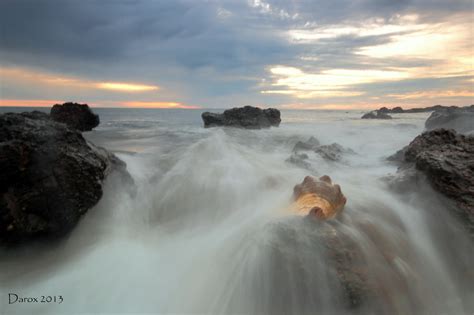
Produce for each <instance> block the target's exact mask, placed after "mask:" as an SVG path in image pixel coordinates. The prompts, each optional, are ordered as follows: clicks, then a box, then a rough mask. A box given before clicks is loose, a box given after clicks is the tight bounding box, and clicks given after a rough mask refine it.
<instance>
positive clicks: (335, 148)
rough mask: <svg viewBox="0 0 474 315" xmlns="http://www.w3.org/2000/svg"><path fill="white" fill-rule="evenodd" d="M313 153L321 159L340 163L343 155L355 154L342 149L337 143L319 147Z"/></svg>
mask: <svg viewBox="0 0 474 315" xmlns="http://www.w3.org/2000/svg"><path fill="white" fill-rule="evenodd" d="M314 152H316V153H317V154H319V155H320V156H321V157H322V158H324V159H326V160H330V161H340V160H341V159H342V156H343V155H344V154H355V152H354V151H353V150H351V149H347V148H344V147H343V146H342V145H340V144H338V143H332V144H329V145H321V146H319V147H317V148H316V149H315V150H314Z"/></svg>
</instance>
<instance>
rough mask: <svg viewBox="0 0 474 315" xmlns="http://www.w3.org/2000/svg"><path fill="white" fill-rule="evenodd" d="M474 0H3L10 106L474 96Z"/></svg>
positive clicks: (346, 103)
mask: <svg viewBox="0 0 474 315" xmlns="http://www.w3.org/2000/svg"><path fill="white" fill-rule="evenodd" d="M473 31H474V2H473V1H472V0H450V1H446V0H330V1H329V0H325V1H322V0H186V1H185V0H1V1H0V106H51V105H53V104H55V103H62V102H65V101H76V102H80V103H87V104H89V105H91V106H97V107H149V108H153V107H158V108H228V107H235V106H243V105H253V106H261V107H277V108H280V109H356V108H357V109H372V108H374V109H375V108H379V107H381V106H387V107H394V106H402V107H404V108H410V107H423V106H431V105H436V104H442V105H460V106H464V105H470V104H473V103H474V34H473Z"/></svg>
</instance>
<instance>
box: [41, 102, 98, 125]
mask: <svg viewBox="0 0 474 315" xmlns="http://www.w3.org/2000/svg"><path fill="white" fill-rule="evenodd" d="M50 115H51V118H52V119H53V120H54V121H57V122H61V123H65V124H66V125H68V126H69V127H71V128H73V129H77V130H80V131H90V130H92V129H93V128H95V127H97V126H98V125H99V123H100V120H99V116H98V115H96V114H94V113H93V112H92V110H91V109H90V108H89V105H87V104H77V103H64V104H62V105H59V104H56V105H54V106H53V107H52V108H51V112H50Z"/></svg>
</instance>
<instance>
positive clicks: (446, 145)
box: [393, 129, 474, 235]
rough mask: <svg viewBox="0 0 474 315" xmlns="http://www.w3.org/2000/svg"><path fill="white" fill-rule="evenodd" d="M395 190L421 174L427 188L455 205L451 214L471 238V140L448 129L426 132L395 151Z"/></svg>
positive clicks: (473, 141)
mask: <svg viewBox="0 0 474 315" xmlns="http://www.w3.org/2000/svg"><path fill="white" fill-rule="evenodd" d="M394 160H399V161H400V162H401V167H400V168H399V170H398V171H397V174H395V177H394V178H393V180H394V181H395V182H396V183H398V186H400V185H403V182H407V181H408V182H409V181H411V179H413V178H416V176H415V175H414V174H413V173H414V170H416V171H417V172H421V173H422V174H424V175H425V176H426V178H427V180H428V182H429V183H430V184H431V186H432V187H433V188H434V189H435V190H436V191H438V192H440V193H441V194H443V195H444V196H445V197H447V198H449V199H451V200H452V201H454V202H455V204H456V207H453V208H452V209H453V211H454V214H455V215H456V216H457V217H458V218H460V220H461V222H462V223H463V224H464V225H465V226H466V227H467V229H468V230H469V231H470V233H471V235H474V137H473V136H466V135H462V134H458V133H456V131H454V130H449V129H436V130H432V131H427V132H424V133H422V134H421V135H419V136H418V137H416V138H415V139H414V140H413V141H412V142H411V143H410V144H409V145H408V146H407V147H406V148H404V149H403V150H401V151H399V152H398V153H397V154H396V157H394Z"/></svg>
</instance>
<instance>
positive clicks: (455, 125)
mask: <svg viewBox="0 0 474 315" xmlns="http://www.w3.org/2000/svg"><path fill="white" fill-rule="evenodd" d="M425 128H426V129H427V130H433V129H437V128H449V129H454V130H456V131H457V132H462V133H469V132H473V131H474V106H470V107H462V108H446V109H441V110H436V111H434V112H432V113H431V115H430V117H428V119H427V120H426V122H425Z"/></svg>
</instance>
